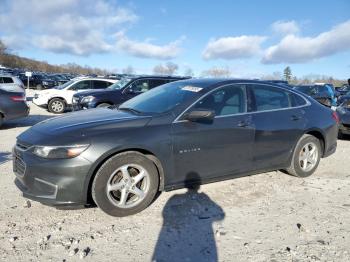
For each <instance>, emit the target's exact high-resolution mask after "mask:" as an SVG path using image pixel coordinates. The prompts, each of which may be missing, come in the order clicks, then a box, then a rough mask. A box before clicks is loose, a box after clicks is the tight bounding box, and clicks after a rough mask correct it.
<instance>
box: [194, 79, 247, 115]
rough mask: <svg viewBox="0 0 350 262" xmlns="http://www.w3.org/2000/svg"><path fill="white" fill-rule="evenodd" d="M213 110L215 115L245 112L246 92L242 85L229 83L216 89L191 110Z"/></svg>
mask: <svg viewBox="0 0 350 262" xmlns="http://www.w3.org/2000/svg"><path fill="white" fill-rule="evenodd" d="M196 109H204V110H210V111H214V112H215V115H216V116H225V115H234V114H239V113H244V112H246V92H245V87H244V86H242V85H230V86H226V87H222V88H220V89H219V90H216V91H214V92H212V93H210V94H208V95H207V96H205V97H204V98H203V99H201V100H200V101H199V102H197V103H196V104H195V105H194V106H193V108H192V110H196Z"/></svg>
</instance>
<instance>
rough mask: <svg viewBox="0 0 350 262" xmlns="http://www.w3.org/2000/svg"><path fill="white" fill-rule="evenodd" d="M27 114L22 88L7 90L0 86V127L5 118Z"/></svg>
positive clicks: (27, 109)
mask: <svg viewBox="0 0 350 262" xmlns="http://www.w3.org/2000/svg"><path fill="white" fill-rule="evenodd" d="M28 114H29V107H28V105H27V102H26V96H25V92H24V90H22V91H15V92H14V91H8V90H6V89H2V88H0V127H1V126H2V124H3V122H4V121H6V120H12V119H16V118H21V117H25V116H27V115H28Z"/></svg>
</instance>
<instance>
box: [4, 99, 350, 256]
mask: <svg viewBox="0 0 350 262" xmlns="http://www.w3.org/2000/svg"><path fill="white" fill-rule="evenodd" d="M47 117H50V114H49V113H47V112H46V111H45V110H42V109H39V108H38V107H36V106H35V105H32V104H31V114H30V116H29V117H28V118H26V119H20V120H16V121H11V122H8V123H7V124H5V126H4V127H3V129H1V130H0V181H1V183H0V202H1V205H0V232H1V233H0V259H2V260H3V261H80V260H81V259H83V260H87V261H112V260H116V261H152V260H156V261H215V260H216V257H217V258H218V260H219V261H350V158H349V156H350V140H349V139H348V140H341V141H339V143H338V150H337V152H336V153H335V154H334V155H332V156H331V157H329V158H326V159H323V160H322V161H321V164H320V166H319V168H318V170H317V172H316V174H314V175H313V176H311V177H310V178H306V179H299V178H295V177H291V176H288V175H286V174H284V173H281V172H272V173H266V174H260V175H255V176H251V177H244V178H238V179H234V180H229V181H225V182H220V183H216V184H210V185H204V186H202V187H201V188H200V190H199V193H193V192H187V190H177V191H173V192H168V193H163V194H161V196H160V197H159V198H158V199H157V201H156V202H155V203H153V204H152V205H151V206H150V207H149V208H148V209H146V210H145V211H143V212H142V213H140V214H138V215H135V216H131V217H125V218H113V217H110V216H108V215H105V214H104V213H102V212H101V211H100V210H99V209H97V208H90V209H81V210H65V211H62V210H56V209H54V208H51V207H46V206H43V205H41V204H39V203H36V202H33V201H27V200H26V199H24V198H23V197H22V196H21V195H20V193H19V191H18V190H17V188H16V187H15V185H14V184H13V180H14V175H13V173H12V163H11V160H10V157H11V156H10V152H11V149H12V146H13V145H14V144H15V140H16V136H17V135H18V134H20V133H21V132H22V131H24V130H26V129H27V128H29V127H30V126H31V125H33V124H34V123H37V122H38V121H40V120H43V119H46V118H47Z"/></svg>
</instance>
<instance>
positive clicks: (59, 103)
mask: <svg viewBox="0 0 350 262" xmlns="http://www.w3.org/2000/svg"><path fill="white" fill-rule="evenodd" d="M47 109H48V110H49V112H51V113H54V114H61V113H64V111H65V110H66V103H65V101H64V100H62V99H60V98H53V99H51V100H50V102H49V104H48V106H47Z"/></svg>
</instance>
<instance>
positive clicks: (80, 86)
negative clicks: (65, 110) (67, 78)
mask: <svg viewBox="0 0 350 262" xmlns="http://www.w3.org/2000/svg"><path fill="white" fill-rule="evenodd" d="M89 88H90V81H87V80H85V81H80V82H77V83H76V84H74V85H73V86H72V87H71V88H70V89H71V90H85V89H89Z"/></svg>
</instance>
